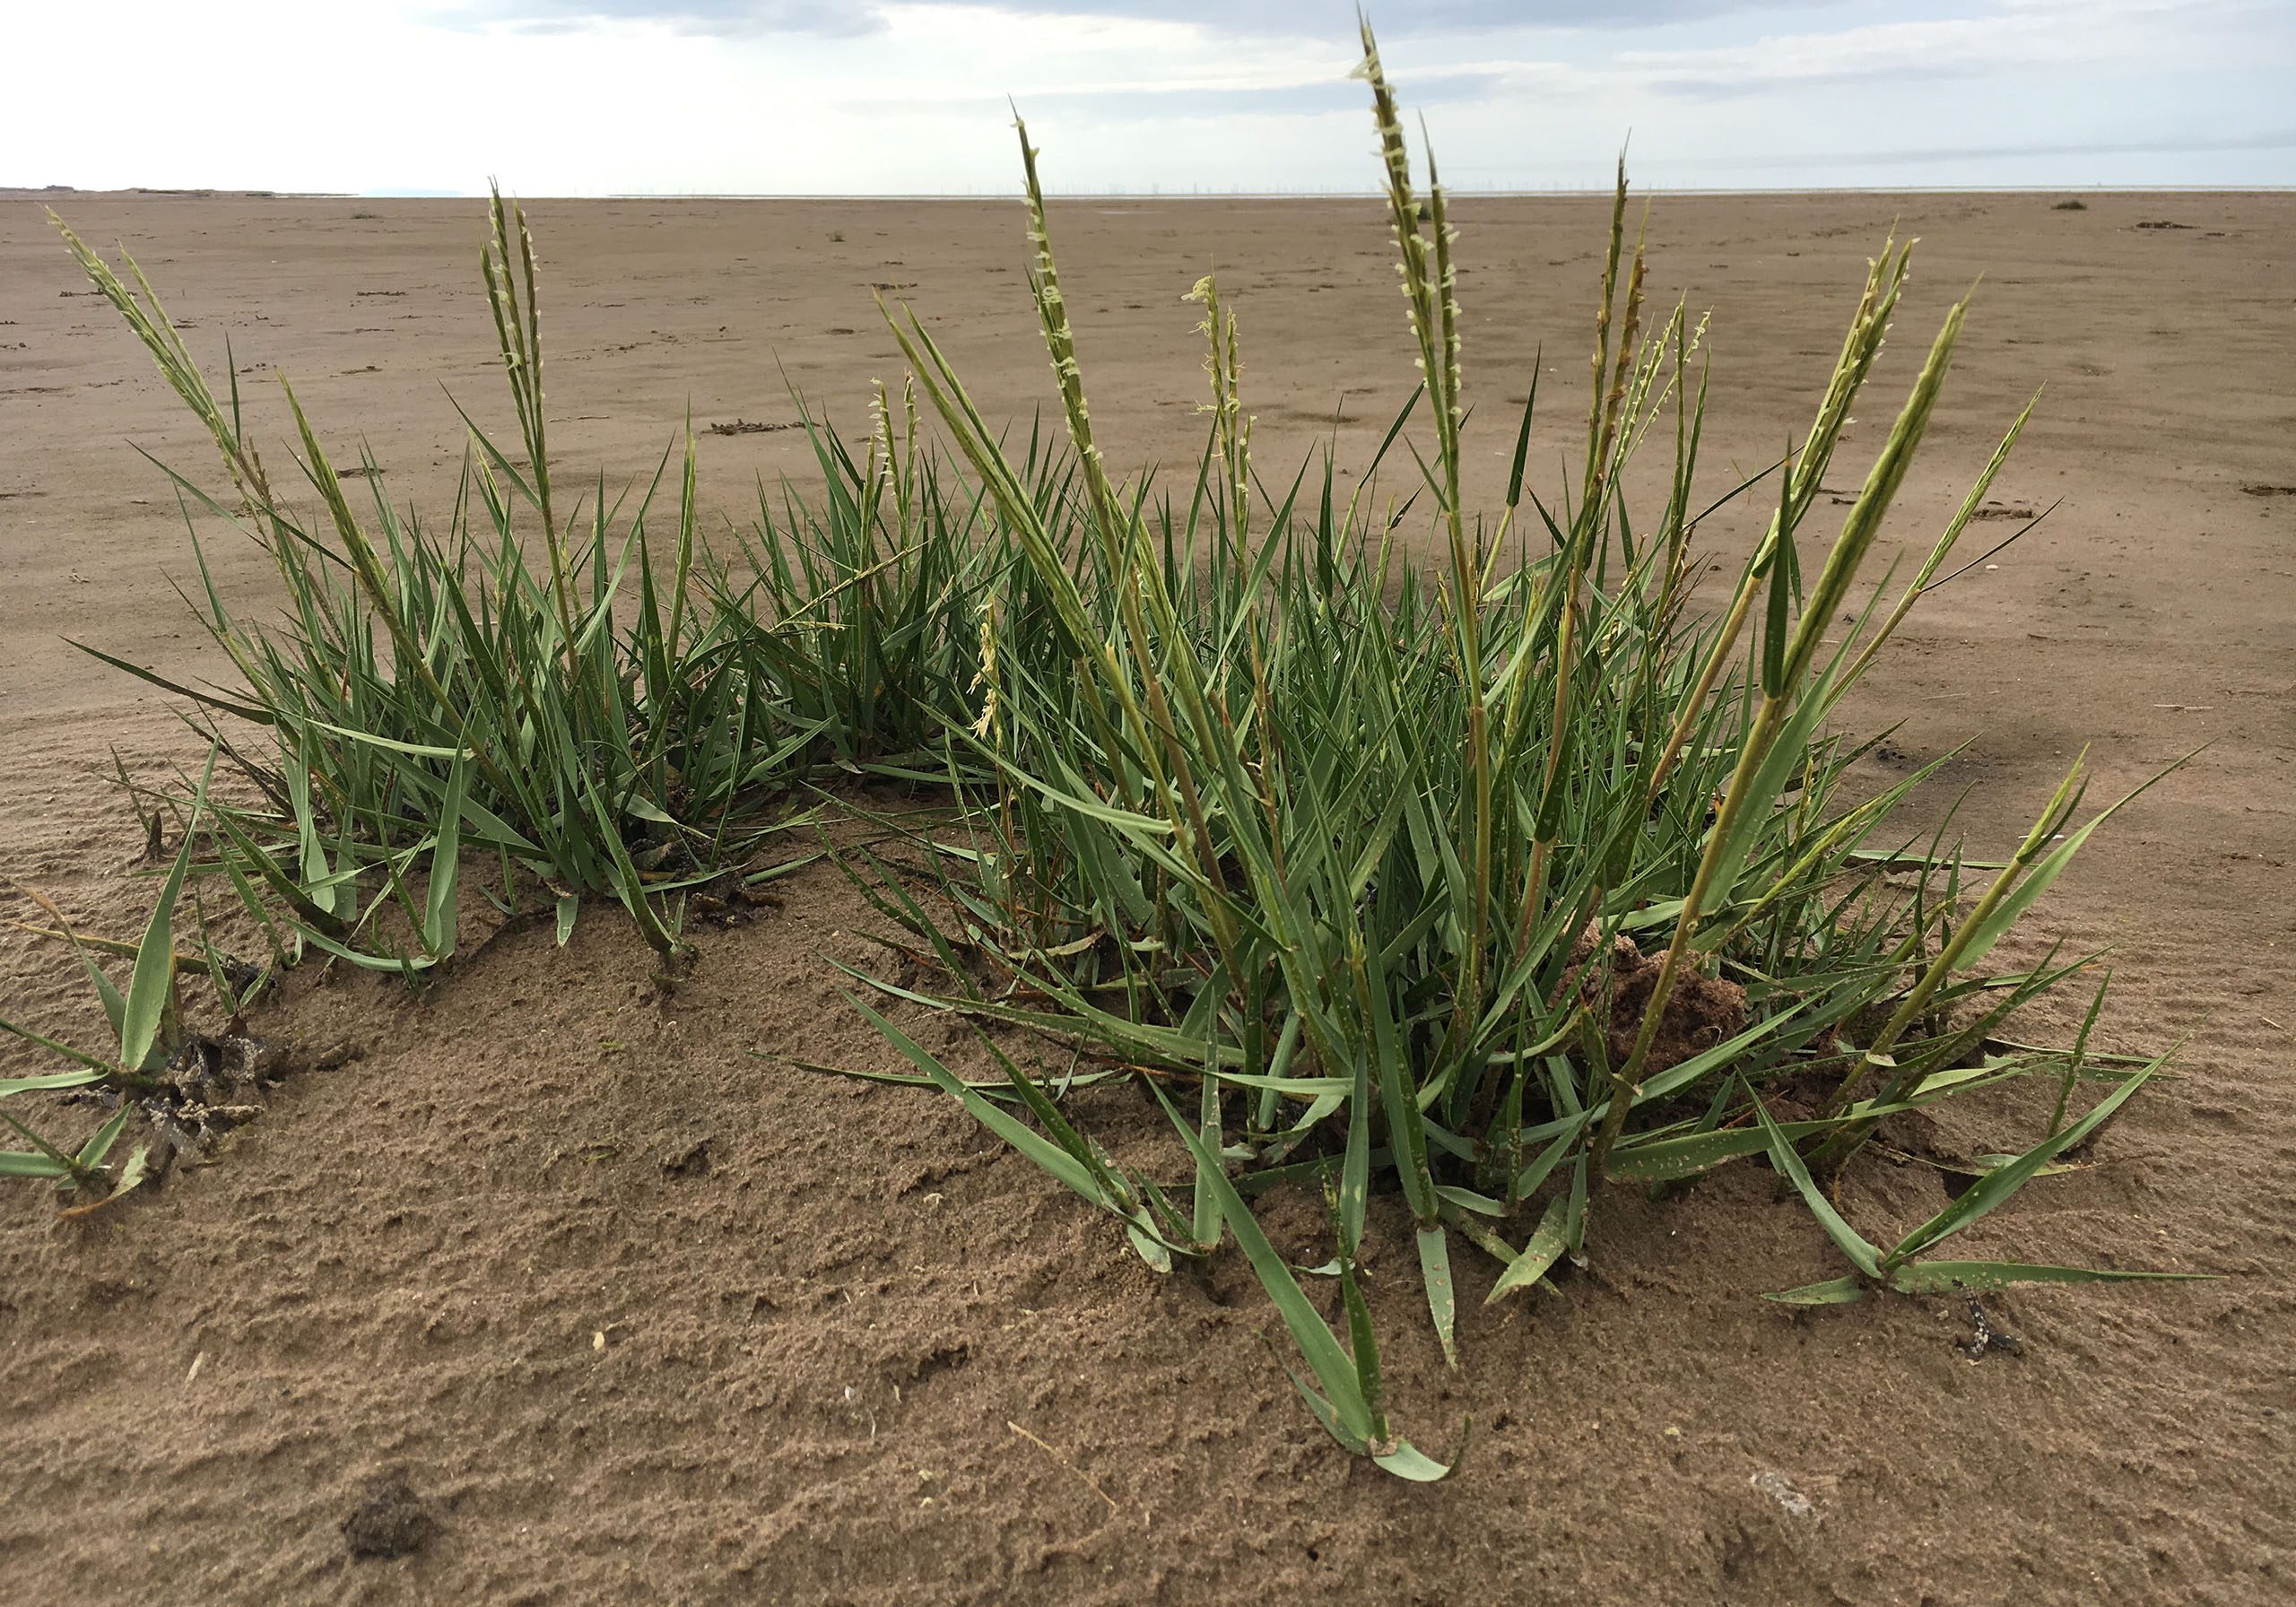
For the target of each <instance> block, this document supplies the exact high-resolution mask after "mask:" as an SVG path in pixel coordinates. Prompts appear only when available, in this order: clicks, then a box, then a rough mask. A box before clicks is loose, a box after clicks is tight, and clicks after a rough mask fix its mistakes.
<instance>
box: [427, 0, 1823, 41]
mask: <svg viewBox="0 0 2296 1607" xmlns="http://www.w3.org/2000/svg"><path fill="white" fill-rule="evenodd" d="M1796 4H1805V5H1806V4H1822V0H1770V4H1758V3H1757V0H1543V3H1542V4H1537V5H1535V6H1527V5H1526V4H1524V3H1523V0H1402V3H1391V4H1385V5H1374V6H1373V8H1372V13H1373V14H1372V21H1373V22H1374V24H1375V25H1376V26H1377V27H1378V30H1379V32H1380V34H1381V36H1382V37H1383V38H1392V39H1404V38H1409V37H1412V36H1413V35H1423V34H1446V33H1479V32H1486V31H1489V30H1498V29H1521V28H1525V27H1531V26H1535V27H1540V28H1550V29H1552V28H1592V27H1601V28H1639V27H1649V26H1657V25H1661V24H1665V23H1670V22H1697V21H1703V20H1707V19H1711V18H1716V17H1724V16H1729V15H1731V14H1733V13H1741V12H1751V11H1776V10H1779V9H1780V8H1781V5H1784V6H1791V5H1796ZM928 11H944V12H945V11H996V12H1001V13H1005V14H1007V15H1011V16H1022V17H1032V18H1039V19H1052V18H1060V17H1076V18H1090V19H1098V20H1108V21H1118V22H1171V23H1187V24H1193V25H1196V26H1199V27H1203V28H1207V29H1210V30H1214V31H1216V32H1219V33H1222V34H1227V35H1231V36H1242V37H1251V38H1289V39H1338V40H1343V41H1344V40H1347V39H1352V38H1353V36H1354V24H1355V5H1354V4H1353V0H465V4H458V5H451V6H447V7H442V8H440V9H439V11H438V12H437V13H435V14H436V18H437V20H438V21H439V22H442V23H444V24H446V25H448V26H462V27H472V26H500V27H508V28H511V29H516V30H527V31H535V32H556V31H560V30H571V29H581V28H593V27H603V26H611V25H613V24H614V23H617V22H655V23H659V24H661V25H662V26H664V27H665V28H669V29H671V30H675V31H677V32H681V33H702V34H718V35H726V36H755V35H761V34H809V35H813V36H816V37H829V38H849V37H853V36H856V35H859V34H864V33H873V32H876V31H878V30H882V29H883V28H884V27H885V26H886V24H887V22H888V20H889V18H891V16H893V15H895V14H897V13H901V12H909V13H919V12H928Z"/></svg>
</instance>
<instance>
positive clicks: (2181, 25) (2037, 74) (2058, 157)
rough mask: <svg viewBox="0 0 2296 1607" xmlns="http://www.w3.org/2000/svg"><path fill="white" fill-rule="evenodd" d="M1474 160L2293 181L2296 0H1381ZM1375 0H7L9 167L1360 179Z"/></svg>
mask: <svg viewBox="0 0 2296 1607" xmlns="http://www.w3.org/2000/svg"><path fill="white" fill-rule="evenodd" d="M1372 14H1373V21H1374V22H1376V23H1377V24H1378V28H1379V30H1380V34H1381V44H1382V49H1383V53H1384V54H1385V55H1386V56H1387V63H1388V66H1389V69H1390V72H1391V74H1392V75H1393V76H1394V78H1395V79H1396V81H1397V83H1398V84H1399V86H1400V88H1401V89H1402V91H1403V93H1404V96H1405V100H1406V102H1407V103H1408V104H1410V105H1411V106H1412V107H1413V108H1415V109H1418V110H1420V111H1422V112H1423V113H1424V115H1425V117H1426V120H1427V123H1428V126H1429V127H1430V129H1431V132H1432V133H1433V135H1434V136H1435V140H1436V144H1437V149H1438V151H1439V154H1440V155H1441V157H1442V159H1443V167H1444V172H1445V177H1446V178H1447V179H1448V181H1449V182H1450V183H1451V184H1452V185H1453V186H1454V187H1458V188H1462V189H1465V188H1484V189H1491V188H1505V189H1540V188H1549V187H1569V188H1589V187H1603V186H1605V185H1606V184H1607V182H1608V177H1609V168H1610V164H1611V161H1612V159H1613V154H1614V153H1615V152H1616V151H1617V149H1618V147H1619V145H1620V143H1621V142H1622V141H1624V140H1626V139H1627V137H1628V136H1629V135H1630V134H1631V137H1632V144H1631V166H1632V169H1633V171H1634V175H1635V178H1636V179H1637V180H1638V182H1639V183H1640V184H1642V185H1644V186H1646V187H1659V188H1668V187H1682V188H1768V187H1812V186H1883V187H1911V186H1930V185H1936V186H1963V185H2014V186H2034V187H2061V186H2071V185H2080V184H2110V185H2225V186H2252V185H2284V184H2289V183H2292V182H2296V92H2292V91H2291V89H2290V85H2291V83H2296V0H1909V3H1907V4H1875V3H1870V0H1770V4H1738V3H1736V0H1615V3H1613V4H1604V3H1603V0H1380V3H1378V4H1375V5H1374V6H1373V8H1372ZM1353 26H1354V13H1353V7H1352V4H1348V3H1346V0H1000V3H999V4H993V5H991V4H974V3H972V0H357V3H351V4H346V3H344V0H207V3H205V4H197V3H194V4H184V3H183V0H104V3H103V4H60V3H58V0H9V4H7V5H6V6H5V7H4V8H0V40H4V42H5V44H6V46H7V54H8V55H9V56H10V57H11V59H12V60H13V62H14V64H15V65H14V67H13V69H12V70H11V72H10V74H9V83H8V86H7V91H6V94H5V95H4V96H0V184H17V185H44V184H70V185H76V186H79V187H83V188H93V187H105V188H111V187H126V186H129V185H149V186H158V187H197V186H214V187H245V188H267V189H283V190H333V191H354V192H361V193H367V194H392V193H444V194H468V193H473V192H475V191H477V190H480V189H482V188H483V186H484V184H485V181H486V178H487V175H489V174H490V173H493V174H500V176H501V178H502V180H503V182H504V184H505V186H506V187H509V188H512V189H515V190H517V191H519V192H522V193H524V194H526V195H604V194H626V193H633V192H636V193H654V194H687V193H697V192H699V193H744V194H798V193H831V194H869V193H892V194H933V193H955V194H969V193H988V194H1005V193H1009V192H1010V191H1011V190H1012V189H1013V183H1014V178H1013V167H1014V163H1013V148H1012V143H1011V135H1010V132H1009V126H1010V113H1009V112H1008V111H1007V109H1006V108H1005V97H1006V96H1008V95H1009V96H1011V97H1012V98H1013V100H1015V101H1017V102H1018V103H1019V105H1020V108H1021V109H1022V112H1023V113H1024V114H1025V115H1027V117H1029V119H1030V127H1031V134H1032V135H1033V137H1034V139H1035V142H1036V143H1037V144H1038V145H1039V146H1040V147H1041V148H1042V149H1043V150H1044V152H1045V169H1046V178H1047V180H1048V184H1049V185H1050V186H1051V187H1054V188H1056V189H1063V190H1071V191H1079V190H1090V191H1104V192H1106V191H1134V192H1141V191H1149V190H1161V191H1163V192H1165V193H1168V194H1170V193H1180V194H1186V193H1187V192H1189V191H1192V190H1196V189H1202V190H1206V191H1217V190H1245V191H1280V190H1331V189H1361V188H1365V187H1368V184H1369V182H1370V179H1371V178H1372V177H1373V171H1372V169H1371V167H1370V163H1369V161H1368V160H1367V152H1368V149H1369V141H1370V133H1369V121H1368V116H1367V114H1366V112H1365V109H1364V106H1363V104H1362V102H1363V100H1364V99H1365V97H1364V93H1363V91H1362V90H1361V86H1360V85H1357V84H1353V83H1349V82H1348V80H1347V78H1346V73H1347V70H1348V68H1349V67H1350V66H1351V65H1352V62H1353V59H1354V48H1353V47H1354V41H1353Z"/></svg>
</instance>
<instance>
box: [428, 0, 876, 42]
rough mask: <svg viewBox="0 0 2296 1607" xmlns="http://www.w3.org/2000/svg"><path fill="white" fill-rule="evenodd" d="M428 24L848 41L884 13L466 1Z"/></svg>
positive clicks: (823, 4) (770, 6)
mask: <svg viewBox="0 0 2296 1607" xmlns="http://www.w3.org/2000/svg"><path fill="white" fill-rule="evenodd" d="M431 21H432V22H436V23H438V24H439V26H441V27H446V28H454V29H465V30H467V29H478V28H506V29H509V30H512V31H514V32H520V33H566V32H574V31H577V30H584V29H601V28H611V27H613V26H614V25H615V24H617V23H628V22H653V23H657V24H659V25H661V26H662V27H664V28H666V29H668V30H671V31H672V32H675V33H688V34H709V35H717V36H721V37H744V36H757V35H763V34H802V35H811V36H813V37H814V38H819V39H851V38H854V37H857V36H858V35H861V34H866V33H874V32H876V31H878V30H881V29H883V27H884V9H883V7H882V6H880V5H876V4H868V3H866V0H467V3H466V4H458V5H448V6H444V7H441V8H439V9H438V10H437V11H435V12H433V13H431Z"/></svg>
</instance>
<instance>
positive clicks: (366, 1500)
mask: <svg viewBox="0 0 2296 1607" xmlns="http://www.w3.org/2000/svg"><path fill="white" fill-rule="evenodd" d="M341 1527H342V1530H343V1539H344V1543H345V1544H347V1545H348V1546H349V1547H350V1548H351V1554H352V1556H353V1557H358V1558H391V1557H411V1556H413V1554H414V1553H415V1552H417V1551H421V1550H422V1548H423V1547H424V1546H426V1545H429V1544H430V1543H431V1540H432V1539H433V1538H434V1537H435V1536H436V1535H437V1534H438V1533H439V1521H438V1519H436V1518H434V1517H432V1516H431V1509H430V1508H429V1507H426V1506H424V1505H423V1504H422V1497H420V1496H418V1495H416V1494H415V1493H414V1491H413V1488H412V1487H411V1486H409V1485H408V1483H407V1481H405V1480H404V1479H403V1478H400V1477H398V1476H397V1475H396V1474H393V1475H391V1476H390V1477H388V1478H383V1479H378V1480H376V1481H374V1482H372V1483H370V1485H368V1486H367V1489H366V1492H365V1493H364V1494H363V1495H361V1497H360V1498H359V1501H358V1504H357V1505H356V1506H354V1507H352V1508H351V1511H350V1512H349V1514H347V1515H346V1516H344V1520H343V1523H342V1525H341Z"/></svg>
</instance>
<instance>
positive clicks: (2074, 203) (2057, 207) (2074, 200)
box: [2049, 195, 2089, 212]
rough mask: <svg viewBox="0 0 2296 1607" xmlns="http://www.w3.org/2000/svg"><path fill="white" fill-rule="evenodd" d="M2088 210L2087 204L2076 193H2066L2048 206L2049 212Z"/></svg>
mask: <svg viewBox="0 0 2296 1607" xmlns="http://www.w3.org/2000/svg"><path fill="white" fill-rule="evenodd" d="M2088 210H2089V204H2088V203H2087V202H2086V201H2083V200H2082V199H2081V198H2080V197H2079V196H2078V195H2068V196H2066V198H2065V199H2064V200H2062V201H2058V202H2056V203H2054V204H2052V205H2051V206H2050V207H2049V211H2051V212H2087V211H2088Z"/></svg>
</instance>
